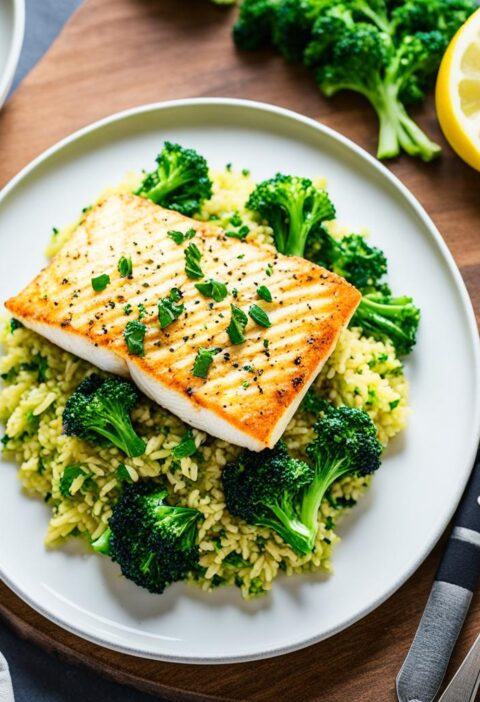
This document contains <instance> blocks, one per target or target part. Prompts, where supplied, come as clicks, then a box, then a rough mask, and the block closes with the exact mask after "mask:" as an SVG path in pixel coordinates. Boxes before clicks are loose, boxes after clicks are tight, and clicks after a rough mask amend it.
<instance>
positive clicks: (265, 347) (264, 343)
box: [263, 339, 269, 349]
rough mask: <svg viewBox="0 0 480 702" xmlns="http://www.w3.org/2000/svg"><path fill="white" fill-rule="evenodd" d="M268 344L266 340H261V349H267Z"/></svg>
mask: <svg viewBox="0 0 480 702" xmlns="http://www.w3.org/2000/svg"><path fill="white" fill-rule="evenodd" d="M268 343H269V341H268V339H264V340H263V348H264V349H268Z"/></svg>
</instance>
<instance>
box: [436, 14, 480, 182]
mask: <svg viewBox="0 0 480 702" xmlns="http://www.w3.org/2000/svg"><path fill="white" fill-rule="evenodd" d="M435 102H436V108H437V116H438V121H439V122H440V126H441V128H442V131H443V133H444V135H445V137H446V139H447V140H448V142H449V143H450V145H451V147H452V148H453V149H454V150H455V151H456V152H457V154H458V155H459V156H460V158H462V159H463V160H464V161H465V162H466V163H468V164H469V165H470V166H472V167H473V168H475V169H476V170H478V171H480V9H479V10H477V11H476V12H474V13H473V15H472V16H471V17H470V18H469V19H468V20H467V21H466V22H465V24H464V25H463V26H462V27H460V29H459V30H458V32H457V33H456V34H455V36H454V37H453V39H452V41H451V42H450V44H449V46H448V48H447V50H446V52H445V55H444V57H443V59H442V63H441V64H440V69H439V72H438V77H437V86H436V91H435Z"/></svg>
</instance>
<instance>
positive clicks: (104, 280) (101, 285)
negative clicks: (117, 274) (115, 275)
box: [92, 273, 110, 292]
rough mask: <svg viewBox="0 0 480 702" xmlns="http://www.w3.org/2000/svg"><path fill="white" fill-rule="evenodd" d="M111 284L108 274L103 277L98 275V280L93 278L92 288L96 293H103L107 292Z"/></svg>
mask: <svg viewBox="0 0 480 702" xmlns="http://www.w3.org/2000/svg"><path fill="white" fill-rule="evenodd" d="M109 283H110V276H109V275H107V273H102V275H97V277H96V278H92V288H93V289H94V290H95V292H102V290H105V288H106V287H107V285H109Z"/></svg>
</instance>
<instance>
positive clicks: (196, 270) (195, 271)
mask: <svg viewBox="0 0 480 702" xmlns="http://www.w3.org/2000/svg"><path fill="white" fill-rule="evenodd" d="M201 258H202V254H201V253H200V250H199V248H198V246H196V244H193V243H192V244H189V245H188V246H187V248H186V249H185V273H186V274H187V276H188V277H189V278H193V280H198V278H203V271H202V269H201V268H200V263H199V262H200V260H201Z"/></svg>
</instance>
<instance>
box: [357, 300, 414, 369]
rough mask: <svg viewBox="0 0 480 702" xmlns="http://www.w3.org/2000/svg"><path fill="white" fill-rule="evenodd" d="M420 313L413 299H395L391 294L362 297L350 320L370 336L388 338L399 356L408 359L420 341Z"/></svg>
mask: <svg viewBox="0 0 480 702" xmlns="http://www.w3.org/2000/svg"><path fill="white" fill-rule="evenodd" d="M419 323H420V310H419V308H418V307H417V306H416V305H415V304H414V302H413V300H412V298H411V297H408V296H407V295H403V296H401V297H393V296H392V295H391V294H389V293H388V292H371V293H367V294H366V295H363V297H362V299H361V301H360V304H359V306H358V307H357V310H356V312H355V314H354V316H353V319H352V321H351V325H352V326H356V327H360V328H361V329H362V331H363V333H364V334H365V335H367V336H372V337H373V338H374V339H381V340H383V339H389V340H390V341H391V342H392V344H393V345H394V347H395V350H396V352H397V355H398V356H405V355H407V354H408V353H410V351H411V350H412V349H413V347H414V346H415V343H416V340H417V331H418V325H419Z"/></svg>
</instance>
